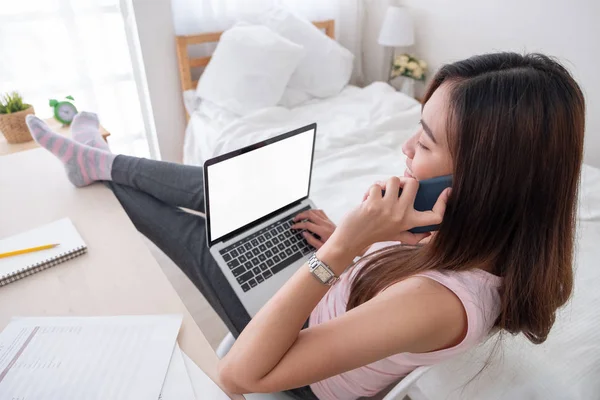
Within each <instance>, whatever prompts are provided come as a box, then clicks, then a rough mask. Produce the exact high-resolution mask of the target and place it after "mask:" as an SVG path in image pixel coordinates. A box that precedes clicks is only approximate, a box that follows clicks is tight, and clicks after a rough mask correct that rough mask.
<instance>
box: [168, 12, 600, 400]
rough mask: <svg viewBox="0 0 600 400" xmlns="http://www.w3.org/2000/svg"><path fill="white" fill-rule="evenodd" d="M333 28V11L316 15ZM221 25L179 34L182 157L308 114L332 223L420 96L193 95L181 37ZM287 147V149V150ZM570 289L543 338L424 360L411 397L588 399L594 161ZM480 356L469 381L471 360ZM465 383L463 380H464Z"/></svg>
mask: <svg viewBox="0 0 600 400" xmlns="http://www.w3.org/2000/svg"><path fill="white" fill-rule="evenodd" d="M316 25H317V26H319V27H321V28H323V29H325V30H326V33H327V34H328V35H329V36H331V37H333V33H334V23H333V21H324V22H320V23H317V24H316ZM219 37H220V33H215V34H204V35H200V36H198V37H189V36H188V37H185V38H183V39H182V38H178V39H177V42H178V48H179V51H178V57H179V64H180V70H181V73H182V80H181V82H182V90H183V92H184V98H185V104H186V109H187V113H188V117H189V120H188V126H187V129H186V134H185V145H184V162H185V163H186V164H192V165H202V164H203V162H204V161H205V160H206V159H208V158H211V157H214V156H216V155H219V154H223V153H225V152H228V151H231V150H234V149H237V148H240V147H243V146H246V145H249V144H252V143H254V142H256V141H259V140H262V139H265V138H268V137H272V136H275V135H277V134H280V133H283V132H286V131H289V130H292V129H294V128H298V127H300V126H303V125H306V124H308V123H312V122H317V141H316V146H315V160H314V168H313V175H312V176H313V177H312V185H311V194H310V195H311V198H312V199H313V200H314V202H315V204H317V206H319V207H320V208H322V209H324V210H325V211H326V213H327V214H328V215H329V216H330V218H331V219H332V220H333V221H334V222H335V223H339V221H340V220H341V218H342V217H343V216H344V214H345V213H346V212H347V211H349V210H350V209H351V208H352V207H353V206H355V205H356V204H357V203H358V202H359V201H360V199H361V197H362V195H363V193H364V191H365V190H366V189H367V188H368V187H369V185H371V184H372V183H373V182H374V181H376V180H380V179H386V178H388V177H389V176H391V175H396V174H401V173H402V172H403V170H404V168H405V156H404V155H403V153H402V151H401V146H402V143H403V142H404V141H405V140H406V139H407V138H408V137H409V136H410V135H411V134H412V133H413V132H414V130H415V129H416V126H417V123H418V120H419V118H420V112H421V104H420V103H419V102H418V101H416V100H415V99H413V98H410V97H408V96H406V95H404V94H402V93H399V92H397V91H395V90H394V88H392V87H391V86H389V85H388V84H386V83H383V82H375V83H373V84H371V85H369V86H367V87H365V88H358V87H355V86H352V85H347V86H346V87H345V88H344V89H343V90H341V91H340V92H339V93H338V94H337V95H335V96H332V97H329V98H320V99H312V100H309V101H307V102H305V103H303V104H302V105H300V106H298V107H293V108H286V107H282V106H272V107H266V108H263V109H260V110H257V111H254V112H252V113H249V114H246V115H244V116H239V115H236V114H234V113H231V112H229V111H227V110H224V109H222V108H220V107H218V106H215V105H214V104H211V103H210V102H205V101H201V100H199V99H198V98H197V96H195V92H194V88H195V85H196V81H194V80H193V79H192V78H190V67H192V66H196V67H197V66H205V65H207V64H208V62H209V60H210V59H209V58H206V57H205V58H202V59H190V58H189V57H188V56H187V51H185V47H186V46H187V44H188V43H199V42H201V41H203V40H205V39H207V38H208V39H210V40H212V41H216V40H218V39H219ZM290 157H293V154H290ZM581 187H582V190H581V193H580V207H579V222H578V247H577V257H576V258H577V259H576V266H575V268H576V277H575V291H574V296H573V298H572V300H571V301H570V302H569V304H568V305H567V306H566V307H565V308H564V309H562V310H561V311H560V314H559V317H558V319H557V322H556V325H555V327H554V329H553V331H552V333H551V334H550V336H549V338H548V340H547V342H546V343H544V344H543V345H539V346H533V345H530V344H528V342H527V341H526V340H525V339H524V338H523V337H522V336H517V337H511V336H506V337H505V338H504V340H503V342H502V343H501V345H500V346H499V351H498V352H497V353H496V356H495V357H493V358H491V359H488V355H489V352H490V350H491V348H492V347H493V346H494V345H495V337H493V338H492V339H491V340H489V341H488V342H486V343H484V344H482V345H481V346H480V347H478V348H475V349H472V350H471V351H469V352H468V353H465V354H463V355H462V356H460V357H457V358H455V359H453V360H450V361H449V362H446V363H443V364H440V365H436V366H434V367H433V368H431V369H430V370H429V371H428V372H427V373H426V374H425V375H424V376H423V377H422V378H420V380H419V381H418V382H417V383H416V385H414V387H413V389H412V391H411V398H412V399H413V400H419V399H428V400H432V399H444V400H446V399H593V398H600V379H599V378H600V335H599V334H598V333H597V332H598V331H600V290H598V289H597V288H598V287H600V268H597V260H599V259H600V246H599V244H600V170H599V169H597V168H593V167H590V166H587V165H584V168H583V177H582V186H581ZM486 362H489V366H488V367H487V368H486V369H485V370H484V371H483V372H481V373H480V374H479V375H478V376H477V377H476V378H475V379H474V380H473V381H472V382H471V383H468V382H469V380H470V379H471V378H472V377H473V376H475V375H476V374H477V372H478V371H479V370H480V368H481V367H482V366H483V364H485V363H486ZM467 383H468V384H467Z"/></svg>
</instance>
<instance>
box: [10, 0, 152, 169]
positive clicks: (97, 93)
mask: <svg viewBox="0 0 600 400" xmlns="http://www.w3.org/2000/svg"><path fill="white" fill-rule="evenodd" d="M0 60H1V61H0V92H9V91H13V90H16V91H18V92H20V93H21V94H22V95H23V98H24V100H25V102H27V103H29V104H32V105H33V106H34V108H35V113H36V115H38V116H39V117H40V118H47V117H51V116H52V110H51V108H50V106H49V105H48V101H49V99H51V98H55V99H63V98H64V97H65V96H67V95H71V96H73V97H74V98H75V105H76V106H77V108H78V109H79V110H87V111H93V112H96V113H98V115H99V117H100V123H101V124H102V125H103V126H104V127H105V128H106V129H107V130H108V131H109V132H110V133H111V137H110V139H109V141H110V146H111V149H112V150H113V151H115V152H116V153H122V154H129V155H135V156H142V157H144V156H145V157H147V156H150V155H154V154H151V151H150V146H149V145H148V140H147V137H146V135H145V131H146V130H145V128H144V126H145V124H144V118H143V113H142V109H141V107H140V97H139V96H138V93H140V92H139V91H138V88H137V86H136V80H135V77H134V71H133V68H132V62H131V61H132V60H131V55H130V51H129V47H128V40H127V34H126V30H125V24H124V20H123V14H122V13H121V9H120V5H119V0H19V1H9V2H4V3H3V5H2V7H0Z"/></svg>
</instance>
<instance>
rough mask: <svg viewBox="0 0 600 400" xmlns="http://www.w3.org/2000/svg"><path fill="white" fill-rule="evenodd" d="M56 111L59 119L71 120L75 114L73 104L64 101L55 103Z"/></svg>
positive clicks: (75, 110)
mask: <svg viewBox="0 0 600 400" xmlns="http://www.w3.org/2000/svg"><path fill="white" fill-rule="evenodd" d="M57 113H58V116H59V117H60V119H61V120H63V121H65V122H71V121H72V120H73V117H75V114H77V109H76V108H75V106H74V105H73V104H71V103H69V102H66V101H65V102H62V103H60V104H58V105H57Z"/></svg>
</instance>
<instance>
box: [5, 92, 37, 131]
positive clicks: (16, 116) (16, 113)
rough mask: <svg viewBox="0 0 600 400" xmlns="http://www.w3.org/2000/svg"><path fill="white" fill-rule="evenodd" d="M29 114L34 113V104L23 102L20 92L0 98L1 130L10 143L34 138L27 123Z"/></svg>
mask: <svg viewBox="0 0 600 400" xmlns="http://www.w3.org/2000/svg"><path fill="white" fill-rule="evenodd" d="M28 114H34V110H33V106H32V105H31V104H26V103H23V98H22V97H21V95H20V94H19V93H17V92H12V93H10V94H5V95H4V96H2V97H1V98H0V132H1V133H2V134H3V135H4V137H5V138H6V141H7V142H8V143H23V142H28V141H30V140H33V138H32V137H31V134H30V133H29V129H27V125H26V124H25V117H26V116H27V115H28Z"/></svg>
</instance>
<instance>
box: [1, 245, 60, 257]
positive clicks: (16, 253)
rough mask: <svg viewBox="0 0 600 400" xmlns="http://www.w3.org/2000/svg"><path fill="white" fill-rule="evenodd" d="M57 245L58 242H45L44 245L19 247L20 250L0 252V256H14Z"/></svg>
mask: <svg viewBox="0 0 600 400" xmlns="http://www.w3.org/2000/svg"><path fill="white" fill-rule="evenodd" d="M58 245H59V243H54V244H46V245H44V246H37V247H31V248H29V249H21V250H15V251H9V252H8V253H0V258H4V257H10V256H16V255H19V254H25V253H33V252H34V251H40V250H46V249H51V248H53V247H56V246H58Z"/></svg>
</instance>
